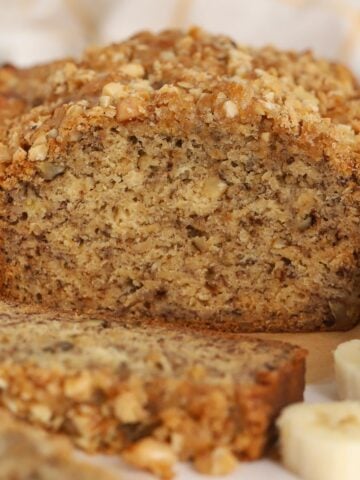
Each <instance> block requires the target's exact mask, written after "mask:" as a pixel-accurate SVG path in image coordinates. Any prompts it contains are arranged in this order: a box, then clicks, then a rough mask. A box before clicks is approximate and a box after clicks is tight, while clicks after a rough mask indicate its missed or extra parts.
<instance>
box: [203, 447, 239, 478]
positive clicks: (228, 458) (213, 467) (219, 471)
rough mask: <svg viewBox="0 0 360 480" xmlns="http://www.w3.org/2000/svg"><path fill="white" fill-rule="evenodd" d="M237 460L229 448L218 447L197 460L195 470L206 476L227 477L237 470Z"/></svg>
mask: <svg viewBox="0 0 360 480" xmlns="http://www.w3.org/2000/svg"><path fill="white" fill-rule="evenodd" d="M236 465H237V459H236V457H235V456H234V454H233V453H232V452H231V451H230V450H229V449H228V448H227V447H218V448H215V450H213V451H211V452H206V453H203V454H201V455H198V456H197V457H196V458H195V461H194V466H195V468H196V469H197V470H198V471H199V472H201V473H204V474H206V475H227V474H228V473H231V472H232V471H233V470H235V468H236Z"/></svg>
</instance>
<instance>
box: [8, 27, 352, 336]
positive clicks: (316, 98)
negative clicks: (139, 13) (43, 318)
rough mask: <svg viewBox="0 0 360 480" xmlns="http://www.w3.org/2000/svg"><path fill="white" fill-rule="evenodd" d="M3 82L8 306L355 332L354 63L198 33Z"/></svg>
mask: <svg viewBox="0 0 360 480" xmlns="http://www.w3.org/2000/svg"><path fill="white" fill-rule="evenodd" d="M5 73H6V72H5ZM5 73H4V72H3V76H5V79H4V80H3V81H2V83H1V73H0V93H1V95H2V96H3V97H4V98H6V101H7V103H9V102H10V100H11V101H15V100H14V99H17V101H21V108H20V106H17V105H13V106H9V113H6V112H7V110H5V113H4V114H3V117H4V118H3V119H2V120H1V124H0V125H1V126H0V142H1V143H2V144H1V146H0V149H1V150H0V155H1V156H2V158H3V159H4V161H3V162H2V163H1V178H0V186H1V192H0V194H1V210H2V214H1V237H2V246H1V254H2V263H3V268H2V273H3V279H2V288H1V292H2V296H3V297H4V298H8V299H12V300H13V301H17V302H26V303H34V302H37V303H39V304H41V305H42V306H43V307H50V308H55V309H61V310H73V309H76V310H77V311H87V312H97V313H99V312H101V313H102V314H103V315H105V314H106V315H112V316H113V317H117V316H121V317H123V318H135V319H143V318H153V319H154V318H162V319H167V320H168V321H169V322H187V323H190V324H193V325H198V326H200V327H204V326H210V327H211V328H217V329H218V330H227V329H229V330H233V331H284V330H290V331H295V330H319V329H320V330H321V329H323V330H326V329H347V328H350V327H351V326H353V325H355V324H356V323H357V322H358V320H359V312H360V300H359V292H360V280H359V278H360V268H359V267H360V264H359V263H360V260H359V258H360V256H359V234H360V226H359V217H360V215H359V214H360V206H359V201H360V200H359V198H360V192H359V155H360V154H359V152H360V141H359V138H360V137H359V132H360V117H359V113H358V112H359V111H360V110H359V108H360V104H359V93H360V90H359V86H358V84H357V83H356V81H355V80H354V78H353V76H352V75H351V73H350V72H349V71H348V70H347V69H346V68H345V67H342V66H340V65H337V64H332V63H328V62H326V61H323V60H316V59H314V58H313V56H312V55H311V54H310V53H303V54H295V53H288V52H281V51H277V50H275V49H271V48H264V49H251V48H246V47H241V46H237V45H235V44H234V42H232V41H231V40H229V39H228V38H226V37H222V36H211V35H208V34H206V33H204V32H201V31H199V30H196V29H195V30H191V31H189V32H187V33H181V32H176V31H167V32H163V33H161V34H159V35H153V34H150V33H143V34H139V35H137V36H135V37H133V38H131V39H130V40H127V41H125V42H123V43H120V44H118V45H112V46H109V47H105V48H99V49H95V50H91V51H89V52H88V53H86V54H85V55H84V57H83V59H82V60H81V61H79V62H75V61H67V62H66V61H64V62H59V63H54V64H49V65H48V66H44V67H41V68H34V69H33V70H31V69H30V70H27V71H16V70H14V71H12V73H11V75H10V77H9V72H8V71H7V76H6V75H5ZM17 108H19V109H20V111H21V112H22V113H21V114H20V113H19V112H18V110H16V109H17ZM14 112H15V113H14ZM16 112H17V113H16ZM14 118H15V119H14Z"/></svg>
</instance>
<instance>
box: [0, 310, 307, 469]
mask: <svg viewBox="0 0 360 480" xmlns="http://www.w3.org/2000/svg"><path fill="white" fill-rule="evenodd" d="M304 363H305V351H304V350H302V349H300V348H298V347H295V346H293V345H289V344H285V343H281V342H272V341H261V340H256V339H251V338H248V337H246V336H241V335H230V334H213V333H207V332H204V333H203V334H201V332H195V331H191V330H188V329H181V330H180V329H176V328H175V329H174V328H170V327H169V326H167V325H159V324H154V323H153V324H151V325H145V324H144V323H141V322H139V324H138V325H134V322H131V323H130V324H127V323H124V322H123V323H119V322H107V321H104V320H98V319H96V318H89V317H88V316H86V317H80V316H79V317H75V318H74V317H73V316H66V315H64V314H50V313H41V314H39V313H29V309H26V308H24V307H14V306H12V307H9V306H7V305H5V304H1V305H0V404H2V405H3V406H4V407H6V408H7V409H9V410H10V411H11V412H12V413H13V414H14V415H15V416H17V417H19V418H21V419H24V420H26V421H28V422H31V423H33V424H36V425H39V426H42V427H44V428H46V429H48V430H50V431H54V432H61V433H65V434H67V435H68V436H69V437H70V438H71V439H72V441H73V442H74V443H75V444H76V445H77V446H78V447H80V448H83V449H85V450H87V451H90V452H95V451H105V452H113V453H114V452H115V453H116V452H121V453H124V455H129V454H130V458H132V457H131V455H132V454H134V451H133V450H131V449H134V448H135V449H136V448H140V449H142V444H141V443H139V442H142V441H144V440H147V439H151V440H152V441H155V442H156V445H160V448H162V449H164V448H165V449H166V448H167V449H169V448H170V451H171V452H172V455H174V454H176V455H177V457H178V458H179V459H181V460H195V462H197V461H200V463H201V459H202V458H203V456H204V455H207V454H209V455H210V454H211V452H213V451H214V450H216V449H217V448H218V447H221V448H222V449H223V450H222V451H223V452H224V451H225V452H226V455H227V457H230V458H234V457H238V458H240V459H255V458H258V457H259V456H261V455H262V454H263V452H264V450H265V448H266V446H267V445H268V444H269V442H270V441H271V440H272V439H273V436H274V430H273V422H274V419H275V418H276V417H277V415H278V413H279V411H280V410H281V408H282V407H283V406H285V405H287V404H289V403H292V402H296V401H301V399H302V396H303V389H304ZM129 449H130V450H129ZM129 452H130V453H129ZM135 452H136V450H135ZM135 456H136V454H135ZM199 458H200V460H199Z"/></svg>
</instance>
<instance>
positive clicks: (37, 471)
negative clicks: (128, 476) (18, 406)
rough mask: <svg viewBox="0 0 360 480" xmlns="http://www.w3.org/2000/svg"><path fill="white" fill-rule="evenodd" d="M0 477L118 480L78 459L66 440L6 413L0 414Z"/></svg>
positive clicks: (48, 479) (18, 478) (12, 478)
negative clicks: (30, 425)
mask: <svg viewBox="0 0 360 480" xmlns="http://www.w3.org/2000/svg"><path fill="white" fill-rule="evenodd" d="M0 478H1V479H2V480H10V479H11V480H30V479H35V478H36V480H65V479H68V480H70V479H74V480H75V479H81V480H115V477H114V476H113V475H111V474H110V473H108V472H106V471H105V470H102V469H100V468H96V467H92V466H90V465H88V464H85V463H82V462H80V461H78V460H75V458H74V452H73V450H72V448H71V446H70V443H68V442H67V441H66V440H65V439H64V438H61V439H60V438H55V437H52V436H51V435H49V434H47V433H45V432H44V431H41V430H39V429H37V428H34V427H29V426H27V425H26V424H25V423H21V422H19V421H17V420H15V419H14V418H12V417H10V415H9V414H8V413H6V412H5V411H4V410H2V411H0ZM116 478H117V479H118V478H119V477H118V476H117V477H116Z"/></svg>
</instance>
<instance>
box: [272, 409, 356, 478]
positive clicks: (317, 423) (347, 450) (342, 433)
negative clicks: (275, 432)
mask: <svg viewBox="0 0 360 480" xmlns="http://www.w3.org/2000/svg"><path fill="white" fill-rule="evenodd" d="M277 426H278V428H279V430H280V450H281V455H282V459H283V462H284V464H285V466H286V467H287V468H288V469H289V470H292V471H293V472H294V473H296V474H297V475H299V476H300V477H301V478H303V479H304V480H359V478H360V402H350V401H345V402H331V403H319V404H305V403H298V404H295V405H291V406H289V407H287V408H285V409H284V410H283V412H282V414H281V416H280V418H279V419H278V421H277Z"/></svg>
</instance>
